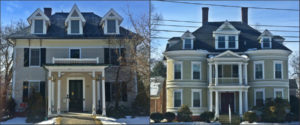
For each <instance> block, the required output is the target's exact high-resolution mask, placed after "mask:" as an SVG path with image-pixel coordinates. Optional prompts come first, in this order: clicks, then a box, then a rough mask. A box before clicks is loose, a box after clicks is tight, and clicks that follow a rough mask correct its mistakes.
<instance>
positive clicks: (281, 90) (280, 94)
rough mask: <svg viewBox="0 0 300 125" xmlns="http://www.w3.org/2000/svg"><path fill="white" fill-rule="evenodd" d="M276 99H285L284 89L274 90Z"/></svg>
mask: <svg viewBox="0 0 300 125" xmlns="http://www.w3.org/2000/svg"><path fill="white" fill-rule="evenodd" d="M274 98H283V89H282V88H275V89H274Z"/></svg>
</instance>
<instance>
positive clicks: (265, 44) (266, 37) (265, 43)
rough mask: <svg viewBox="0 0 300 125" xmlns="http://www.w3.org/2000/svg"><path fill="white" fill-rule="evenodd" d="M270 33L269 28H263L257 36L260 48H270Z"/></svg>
mask: <svg viewBox="0 0 300 125" xmlns="http://www.w3.org/2000/svg"><path fill="white" fill-rule="evenodd" d="M272 36H273V35H272V34H271V32H270V31H269V30H267V29H266V30H265V31H264V32H263V33H262V34H261V35H260V36H259V37H258V39H259V41H260V45H261V48H263V49H270V48H272Z"/></svg>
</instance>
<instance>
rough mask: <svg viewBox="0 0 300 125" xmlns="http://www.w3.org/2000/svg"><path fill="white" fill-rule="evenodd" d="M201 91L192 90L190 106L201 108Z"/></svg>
mask: <svg viewBox="0 0 300 125" xmlns="http://www.w3.org/2000/svg"><path fill="white" fill-rule="evenodd" d="M201 98H202V94H201V89H192V106H193V107H201V101H202V100H201Z"/></svg>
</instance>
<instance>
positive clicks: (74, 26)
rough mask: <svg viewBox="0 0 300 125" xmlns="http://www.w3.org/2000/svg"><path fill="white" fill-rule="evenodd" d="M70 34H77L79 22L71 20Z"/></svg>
mask: <svg viewBox="0 0 300 125" xmlns="http://www.w3.org/2000/svg"><path fill="white" fill-rule="evenodd" d="M71 33H74V34H78V33H79V20H71Z"/></svg>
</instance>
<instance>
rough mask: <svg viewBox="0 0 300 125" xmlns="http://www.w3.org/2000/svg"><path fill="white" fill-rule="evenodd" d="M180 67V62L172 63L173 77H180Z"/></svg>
mask: <svg viewBox="0 0 300 125" xmlns="http://www.w3.org/2000/svg"><path fill="white" fill-rule="evenodd" d="M181 68H182V65H181V63H178V62H177V63H174V79H181V77H182V76H181V74H182V73H181V72H182V71H181Z"/></svg>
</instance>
